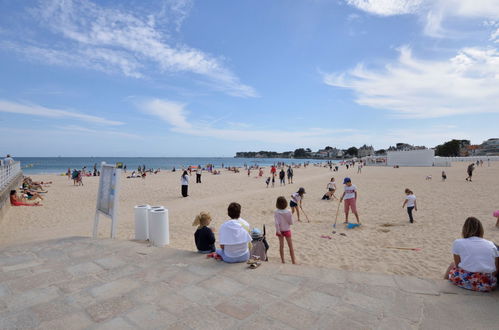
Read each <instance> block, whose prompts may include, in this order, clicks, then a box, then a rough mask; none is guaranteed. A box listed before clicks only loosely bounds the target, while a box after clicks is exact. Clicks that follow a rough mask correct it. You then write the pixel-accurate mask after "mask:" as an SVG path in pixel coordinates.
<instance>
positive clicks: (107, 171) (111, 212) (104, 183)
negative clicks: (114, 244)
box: [93, 162, 121, 238]
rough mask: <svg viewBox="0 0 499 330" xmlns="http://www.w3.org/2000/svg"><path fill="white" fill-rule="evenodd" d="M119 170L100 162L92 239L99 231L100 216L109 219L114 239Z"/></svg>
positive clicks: (116, 219) (116, 221)
mask: <svg viewBox="0 0 499 330" xmlns="http://www.w3.org/2000/svg"><path fill="white" fill-rule="evenodd" d="M120 174H121V170H120V169H118V168H116V167H115V166H114V165H109V164H106V163H105V162H102V164H101V171H100V179H99V190H98V192H97V206H96V209H95V220H94V231H93V237H94V238H97V232H98V229H99V216H100V215H101V214H103V215H106V216H108V217H110V218H111V238H115V237H116V226H117V223H118V218H117V210H118V193H119V183H120Z"/></svg>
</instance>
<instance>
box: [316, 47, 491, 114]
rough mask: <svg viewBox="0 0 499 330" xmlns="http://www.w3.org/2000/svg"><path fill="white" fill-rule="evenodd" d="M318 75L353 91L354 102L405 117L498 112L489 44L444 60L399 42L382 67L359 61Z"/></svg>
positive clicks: (334, 84) (331, 84)
mask: <svg viewBox="0 0 499 330" xmlns="http://www.w3.org/2000/svg"><path fill="white" fill-rule="evenodd" d="M323 79H324V82H325V83H326V84H327V85H330V86H334V87H342V88H347V89H350V90H352V91H353V92H354V93H355V95H356V100H355V101H356V102H357V103H358V104H361V105H365V106H369V107H373V108H378V109H387V110H392V111H393V112H395V113H396V114H398V115H400V116H402V117H405V118H433V117H444V116H451V115H459V114H476V113H499V108H498V107H497V104H499V52H498V50H497V49H492V48H491V49H484V48H463V49H461V50H460V51H459V52H458V54H457V55H455V56H454V57H452V58H449V59H447V60H422V59H417V58H415V57H413V55H412V52H411V49H410V48H408V47H402V48H401V49H400V56H399V58H398V61H396V62H395V63H390V64H387V65H386V66H385V67H384V68H383V69H381V70H374V69H369V68H366V67H365V66H364V65H363V64H359V65H357V67H355V68H354V69H353V70H350V71H348V72H345V73H339V74H338V73H331V74H324V75H323Z"/></svg>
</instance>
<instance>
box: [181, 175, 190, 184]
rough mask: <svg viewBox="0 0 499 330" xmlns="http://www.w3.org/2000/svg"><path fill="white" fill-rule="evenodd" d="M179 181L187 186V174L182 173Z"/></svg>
mask: <svg viewBox="0 0 499 330" xmlns="http://www.w3.org/2000/svg"><path fill="white" fill-rule="evenodd" d="M180 182H181V183H182V186H188V185H189V176H188V175H182V176H181V177H180Z"/></svg>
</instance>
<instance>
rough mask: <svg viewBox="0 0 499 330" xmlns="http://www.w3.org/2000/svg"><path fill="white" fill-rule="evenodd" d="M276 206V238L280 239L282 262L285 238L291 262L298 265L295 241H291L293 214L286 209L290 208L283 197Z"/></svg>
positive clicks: (282, 260)
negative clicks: (294, 246)
mask: <svg viewBox="0 0 499 330" xmlns="http://www.w3.org/2000/svg"><path fill="white" fill-rule="evenodd" d="M300 189H302V188H300ZM303 192H305V191H303ZM275 206H276V207H277V210H275V212H274V221H275V231H276V236H277V237H278V238H279V253H280V255H281V262H282V263H285V262H284V238H286V242H288V248H289V254H290V255H291V262H292V263H293V264H296V260H295V251H294V249H293V241H292V240H291V225H292V224H293V216H292V214H291V212H289V210H287V209H286V208H287V207H288V202H287V201H286V198H284V197H283V196H280V197H278V198H277V201H276V205H275Z"/></svg>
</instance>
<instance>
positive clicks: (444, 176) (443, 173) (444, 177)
mask: <svg viewBox="0 0 499 330" xmlns="http://www.w3.org/2000/svg"><path fill="white" fill-rule="evenodd" d="M445 180H447V174H446V173H445V171H442V181H445Z"/></svg>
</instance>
